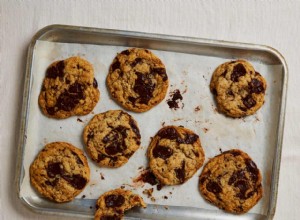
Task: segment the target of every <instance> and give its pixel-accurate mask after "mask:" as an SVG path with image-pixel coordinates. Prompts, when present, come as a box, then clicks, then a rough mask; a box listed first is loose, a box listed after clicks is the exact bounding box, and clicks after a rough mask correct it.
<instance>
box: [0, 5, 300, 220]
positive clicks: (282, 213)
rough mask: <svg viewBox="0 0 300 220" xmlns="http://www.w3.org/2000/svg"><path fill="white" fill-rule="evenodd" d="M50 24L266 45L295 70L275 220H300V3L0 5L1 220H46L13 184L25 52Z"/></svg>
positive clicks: (49, 217)
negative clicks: (20, 196) (19, 195)
mask: <svg viewBox="0 0 300 220" xmlns="http://www.w3.org/2000/svg"><path fill="white" fill-rule="evenodd" d="M50 24H69V25H77V26H90V27H99V28H110V29H122V30H131V31H141V32H149V33H162V34H169V35H184V36H192V37H200V38H211V39H218V40H227V41H238V42H248V43H256V44H265V45H269V46H272V47H274V48H276V49H277V50H279V51H280V52H281V53H282V54H283V56H284V57H285V58H286V61H287V64H288V67H289V85H288V100H287V110H286V121H285V134H284V141H283V152H282V163H281V171H280V181H279V193H278V201H277V211H276V214H275V218H274V219H276V220H281V219H287V220H290V219H300V190H299V187H300V175H299V174H300V172H299V168H300V134H299V133H300V123H299V121H300V94H299V93H300V86H299V84H298V83H299V82H300V73H299V70H300V56H299V54H300V3H299V2H297V1H291V0H282V1H278V0H276V1H267V0H264V1H263V0H261V1H259V0H249V1H246V0H240V1H233V0H211V1H204V0H203V1H201V0H198V1H197V0H182V1H180V0H173V1H172V0H148V1H147V0H143V1H138V0H126V1H125V0H123V1H122V0H118V1H112V0H106V1H105V0H102V1H97V0H94V1H84V0H82V1H78V0H76V1H67V0H61V1H46V0H36V1H24V0H19V1H17V0H15V1H13V0H0V73H1V74H0V94H1V102H0V108H1V109H0V118H1V125H0V129H1V130H0V143H1V144H0V148H1V151H0V160H1V162H0V163H1V166H0V174H1V177H0V189H1V190H0V219H44V220H47V219H71V218H63V217H56V216H55V217H54V216H42V215H40V214H36V213H33V212H31V211H30V210H28V209H27V208H26V207H24V206H23V205H22V204H21V202H20V201H19V200H18V198H17V195H16V189H15V188H16V187H15V186H14V185H13V179H14V174H15V169H16V167H15V164H16V163H15V162H16V151H17V138H18V129H19V121H20V109H21V97H22V89H23V80H24V73H25V61H26V51H27V47H28V45H29V42H30V39H31V38H32V36H33V35H34V34H35V33H36V32H37V31H38V30H39V29H41V28H43V27H44V26H47V25H50Z"/></svg>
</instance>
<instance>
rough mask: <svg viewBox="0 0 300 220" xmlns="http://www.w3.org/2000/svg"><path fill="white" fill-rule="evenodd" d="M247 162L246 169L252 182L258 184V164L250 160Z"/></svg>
mask: <svg viewBox="0 0 300 220" xmlns="http://www.w3.org/2000/svg"><path fill="white" fill-rule="evenodd" d="M245 162H246V169H247V171H248V172H249V175H250V177H251V179H252V181H253V182H257V180H258V174H259V171H258V169H257V166H256V164H255V163H254V162H253V161H252V160H250V159H248V160H246V161H245Z"/></svg>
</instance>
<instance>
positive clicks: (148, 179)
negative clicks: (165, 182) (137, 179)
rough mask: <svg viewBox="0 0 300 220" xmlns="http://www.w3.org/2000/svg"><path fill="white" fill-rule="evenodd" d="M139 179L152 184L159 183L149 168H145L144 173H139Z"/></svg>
mask: <svg viewBox="0 0 300 220" xmlns="http://www.w3.org/2000/svg"><path fill="white" fill-rule="evenodd" d="M141 179H142V181H143V182H144V183H149V184H150V185H152V186H154V185H156V184H158V183H159V181H158V180H157V179H156V177H155V176H154V174H153V173H152V171H151V170H147V171H146V172H145V173H143V174H142V175H141Z"/></svg>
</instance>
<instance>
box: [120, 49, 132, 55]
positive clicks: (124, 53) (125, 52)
mask: <svg viewBox="0 0 300 220" xmlns="http://www.w3.org/2000/svg"><path fill="white" fill-rule="evenodd" d="M121 54H123V55H127V56H128V55H129V54H130V52H129V50H124V51H122V52H121Z"/></svg>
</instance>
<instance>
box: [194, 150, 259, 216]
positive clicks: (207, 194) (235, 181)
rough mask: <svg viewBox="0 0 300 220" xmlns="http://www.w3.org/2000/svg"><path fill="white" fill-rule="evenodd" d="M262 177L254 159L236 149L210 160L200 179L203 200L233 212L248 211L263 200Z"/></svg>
mask: <svg viewBox="0 0 300 220" xmlns="http://www.w3.org/2000/svg"><path fill="white" fill-rule="evenodd" d="M261 181H262V177H261V174H260V171H259V169H258V168H257V166H256V164H255V163H254V162H253V160H252V159H251V158H250V157H249V156H248V154H246V153H244V152H243V151H241V150H237V149H233V150H229V151H226V152H223V153H222V154H220V155H218V156H215V157H214V158H212V159H210V160H209V161H208V163H207V164H206V165H205V166H204V168H203V171H202V173H201V175H200V179H199V188H200V191H201V194H202V195H203V197H204V198H205V199H206V200H207V201H209V202H211V203H212V204H214V205H216V206H217V207H219V208H220V209H223V210H225V211H227V212H232V213H237V214H239V213H245V212H248V211H249V209H251V208H252V207H253V206H254V205H255V204H256V203H257V202H258V201H259V200H260V199H261V197H262V194H263V190H262V185H261Z"/></svg>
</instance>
